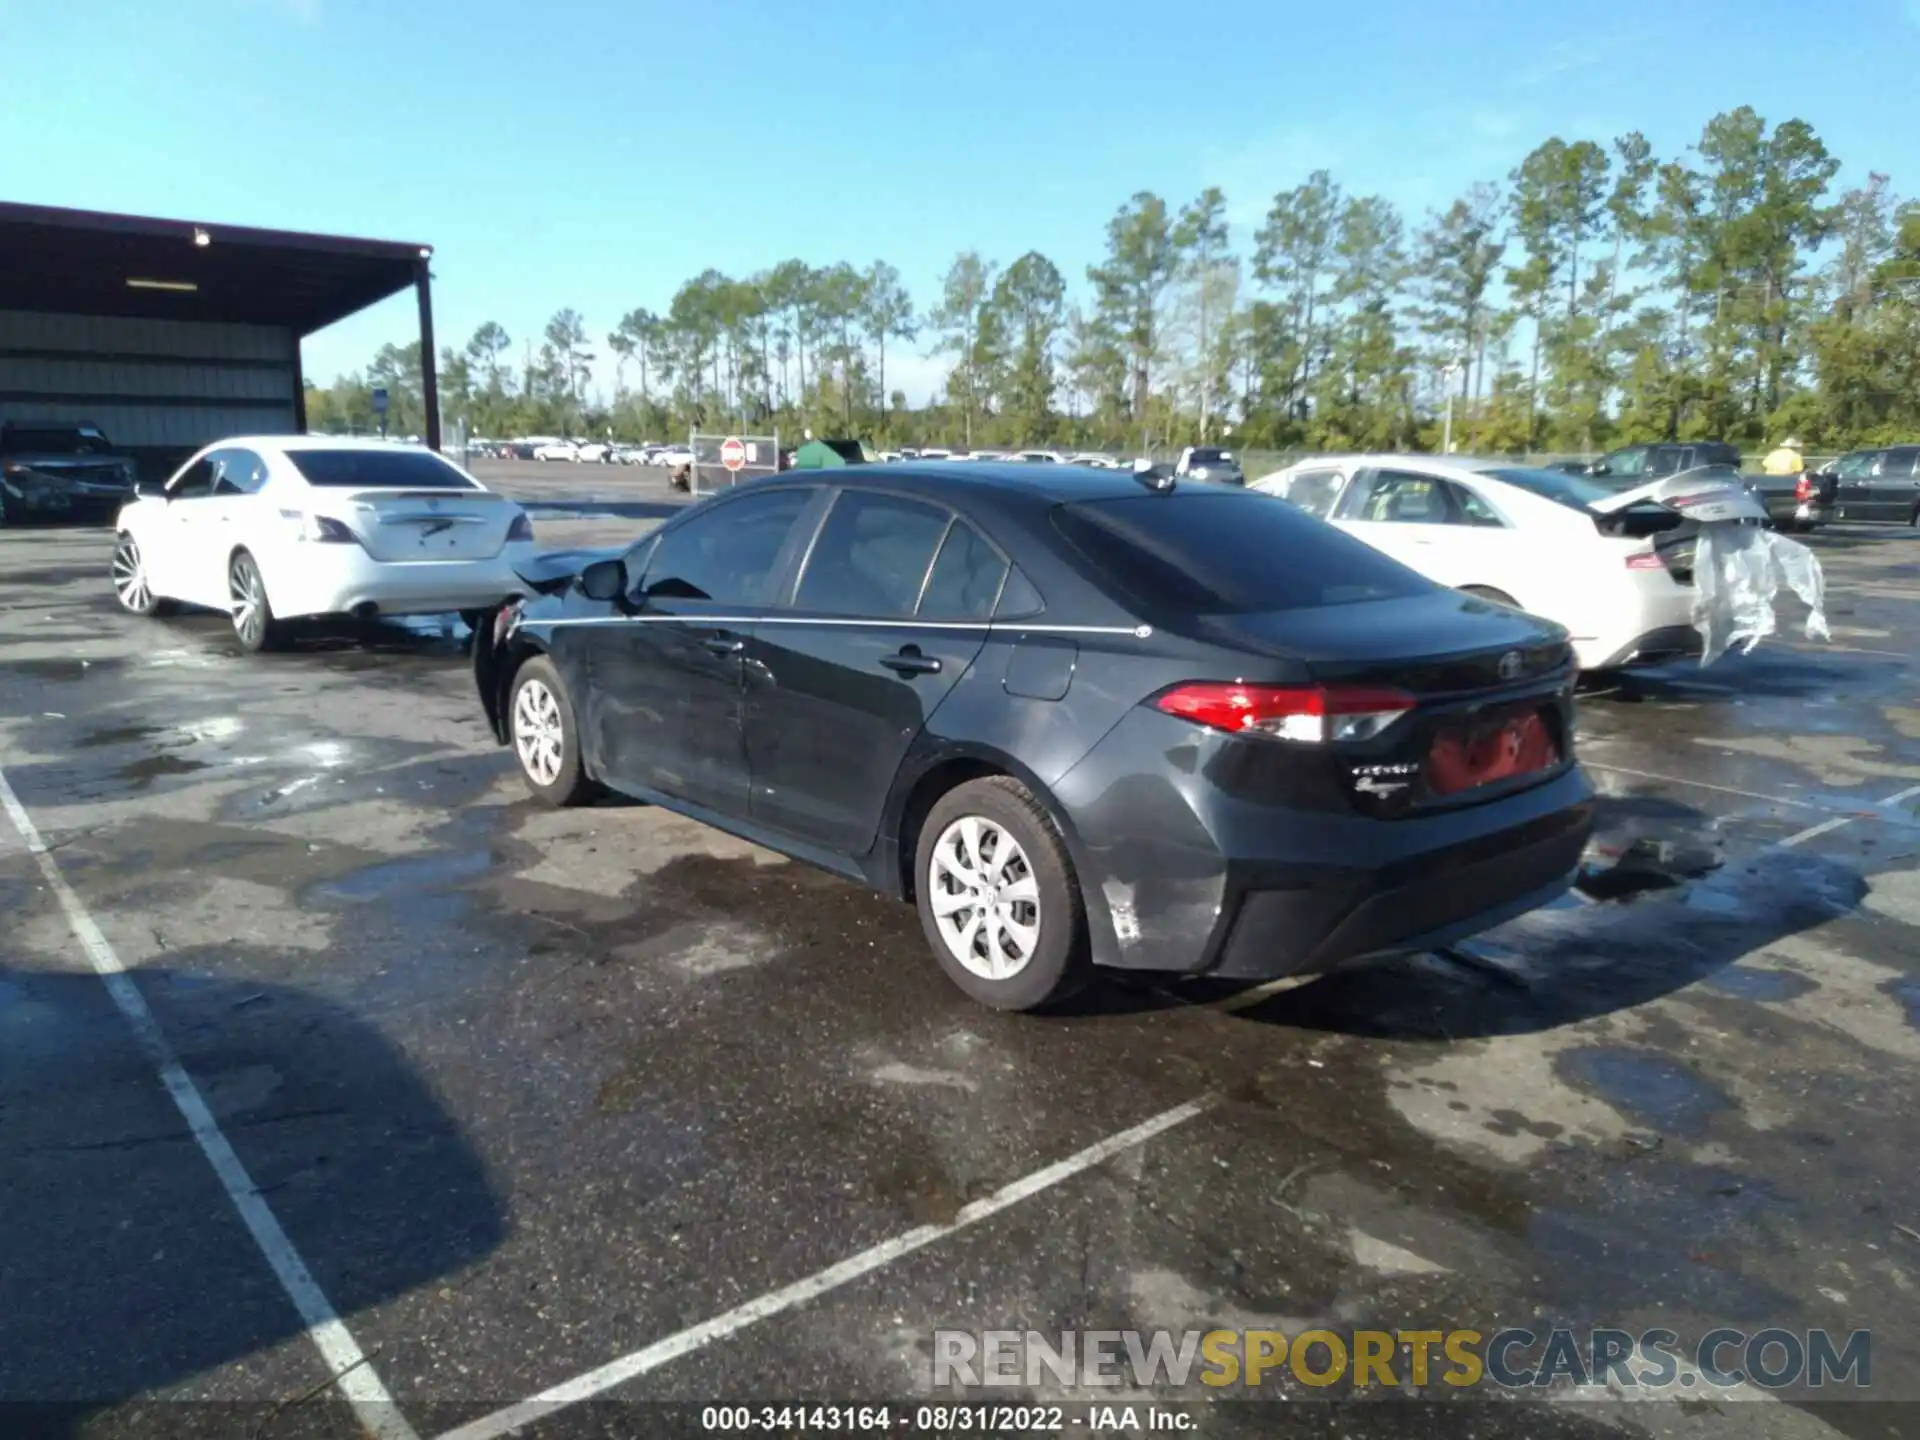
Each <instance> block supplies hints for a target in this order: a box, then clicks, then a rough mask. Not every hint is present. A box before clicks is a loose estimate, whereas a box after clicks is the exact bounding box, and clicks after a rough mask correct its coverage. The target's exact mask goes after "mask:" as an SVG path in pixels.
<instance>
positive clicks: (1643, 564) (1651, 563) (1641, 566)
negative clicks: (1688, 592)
mask: <svg viewBox="0 0 1920 1440" xmlns="http://www.w3.org/2000/svg"><path fill="white" fill-rule="evenodd" d="M1666 564H1667V562H1666V561H1664V560H1662V559H1661V558H1660V556H1659V554H1658V553H1657V552H1655V551H1652V550H1636V551H1635V552H1634V553H1633V554H1631V555H1629V556H1627V569H1629V570H1663V569H1665V568H1666Z"/></svg>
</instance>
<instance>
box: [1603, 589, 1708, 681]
mask: <svg viewBox="0 0 1920 1440" xmlns="http://www.w3.org/2000/svg"><path fill="white" fill-rule="evenodd" d="M1694 595H1695V592H1694V589H1693V587H1692V586H1691V585H1681V584H1678V583H1677V582H1675V581H1674V580H1673V579H1672V578H1671V577H1670V576H1668V575H1667V574H1666V573H1665V572H1663V571H1657V570H1648V571H1643V572H1639V573H1637V574H1636V575H1634V576H1633V577H1632V583H1629V584H1625V585H1621V586H1619V587H1617V588H1615V589H1613V590H1610V591H1608V592H1605V595H1604V598H1605V599H1606V601H1607V603H1606V604H1605V605H1604V606H1601V607H1593V608H1590V609H1589V612H1588V613H1589V615H1590V616H1593V619H1592V620H1590V621H1589V622H1588V624H1589V625H1590V626H1591V628H1582V629H1576V630H1575V631H1574V640H1573V653H1574V658H1575V660H1576V661H1577V662H1578V664H1579V666H1580V668H1581V669H1582V670H1609V669H1617V668H1619V667H1620V666H1623V665H1650V664H1657V663H1659V662H1661V661H1665V660H1672V659H1676V658H1678V657H1681V656H1685V655H1698V654H1699V653H1700V650H1701V641H1700V634H1699V632H1698V631H1696V630H1695V629H1694V628H1693V601H1694ZM1596 598H1599V597H1596ZM1595 621H1597V622H1598V623H1594V622H1595Z"/></svg>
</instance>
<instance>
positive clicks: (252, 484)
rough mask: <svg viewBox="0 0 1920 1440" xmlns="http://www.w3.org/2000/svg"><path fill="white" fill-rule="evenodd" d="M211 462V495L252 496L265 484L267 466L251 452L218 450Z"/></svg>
mask: <svg viewBox="0 0 1920 1440" xmlns="http://www.w3.org/2000/svg"><path fill="white" fill-rule="evenodd" d="M211 458H212V460H213V493H214V494H216V495H252V494H254V493H256V492H257V491H258V490H259V489H260V487H261V486H262V485H264V484H266V483H267V466H266V462H265V461H263V460H262V459H261V458H260V457H259V456H258V455H256V454H254V453H253V451H251V450H220V451H217V452H215V454H214V455H213V456H212V457H211Z"/></svg>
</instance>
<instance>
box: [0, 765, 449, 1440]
mask: <svg viewBox="0 0 1920 1440" xmlns="http://www.w3.org/2000/svg"><path fill="white" fill-rule="evenodd" d="M0 809H4V810H5V811H6V812H7V818H8V819H9V820H11V821H12V822H13V828H14V829H15V830H17V831H19V832H20V838H21V840H23V841H24V842H26V847H27V850H28V852H29V853H30V854H32V856H33V857H34V859H35V860H36V861H37V862H38V863H39V866H40V874H41V875H42V876H43V877H44V878H45V880H46V882H47V888H48V889H49V890H51V891H52V892H53V894H54V897H55V898H56V899H58V900H59V902H60V908H61V909H62V910H64V911H65V912H66V916H67V924H68V926H69V927H70V928H71V929H72V931H73V938H74V939H75V940H77V941H79V942H80V948H81V949H82V950H84V951H86V953H87V959H88V960H89V961H91V962H92V964H93V969H94V972H95V973H96V974H97V975H99V977H100V979H101V982H102V983H103V984H105V986H106V987H107V993H108V994H109V995H111V996H112V997H113V1003H114V1004H115V1005H117V1006H118V1007H119V1008H120V1013H121V1015H122V1016H124V1017H125V1018H126V1022H127V1024H128V1026H130V1027H131V1028H132V1030H133V1035H134V1039H135V1040H137V1041H138V1042H139V1045H140V1048H141V1049H142V1050H143V1051H145V1052H146V1056H147V1059H148V1060H149V1061H150V1062H151V1063H152V1065H153V1067H154V1069H155V1070H156V1071H158V1072H159V1076H160V1083H161V1084H162V1085H164V1086H165V1087H166V1090H167V1094H168V1095H170V1096H171V1097H172V1098H173V1103H174V1105H175V1107H176V1108H178V1110H179V1111H180V1118H181V1119H183V1120H185V1121H186V1122H187V1129H188V1131H189V1132H190V1133H191V1134H192V1135H193V1139H194V1143H195V1144H197V1145H198V1146H199V1147H200V1153H201V1154H203V1155H205V1156H206V1157H207V1163H208V1164H209V1165H211V1166H212V1167H213V1171H214V1174H215V1175H217V1176H219V1178H220V1185H221V1187H222V1188H223V1189H224V1190H225V1191H226V1192H227V1198H228V1199H229V1200H231V1201H232V1202H233V1208H234V1209H235V1210H237V1211H238V1212H239V1213H240V1219H241V1221H242V1223H244V1224H245V1225H246V1227H247V1230H248V1232H249V1233H250V1234H251V1235H252V1236H253V1241H254V1244H256V1245H258V1246H259V1247H260V1253H261V1254H262V1255H263V1256H265V1257H266V1261H267V1264H268V1265H270V1266H272V1267H273V1273H274V1275H275V1276H276V1277H277V1278H278V1279H279V1281H280V1286H281V1288H282V1289H283V1290H285V1291H286V1292H287V1298H288V1299H289V1300H291V1301H292V1302H293V1307H294V1309H295V1310H296V1311H298V1312H299V1315H300V1319H301V1320H302V1321H303V1322H304V1323H305V1325H306V1327H307V1338H308V1339H309V1340H311V1341H312V1342H313V1345H314V1348H315V1349H316V1350H318V1351H319V1352H320V1358H321V1359H322V1360H323V1361H324V1362H325V1363H326V1366H327V1369H328V1373H330V1374H331V1375H332V1376H333V1383H334V1385H335V1386H336V1387H337V1388H338V1389H339V1391H340V1393H341V1395H342V1396H344V1397H345V1398H346V1400H347V1402H348V1403H349V1404H350V1405H352V1407H353V1410H354V1415H355V1417H356V1418H357V1419H358V1420H359V1421H360V1423H361V1425H362V1426H364V1427H365V1429H366V1430H367V1431H368V1433H369V1434H372V1435H375V1436H378V1437H379V1440H416V1437H415V1435H414V1432H413V1427H412V1426H410V1425H409V1424H407V1422H406V1419H405V1418H404V1417H403V1416H402V1415H401V1414H400V1410H399V1407H398V1406H396V1405H395V1404H394V1403H393V1397H392V1396H391V1395H389V1394H388V1393H387V1387H386V1386H385V1385H384V1384H383V1383H382V1382H381V1380H380V1376H379V1374H378V1373H377V1372H376V1371H375V1370H374V1368H373V1366H372V1365H371V1364H369V1363H368V1361H367V1356H366V1353H365V1352H364V1351H362V1350H361V1348H360V1346H359V1343H358V1342H357V1341H355V1340H354V1338H353V1335H352V1334H351V1332H349V1331H348V1329H347V1327H346V1326H345V1325H344V1324H343V1323H342V1322H341V1320H340V1317H339V1316H338V1315H337V1314H335V1313H334V1309H333V1305H332V1303H331V1302H330V1301H329V1300H328V1299H327V1297H326V1295H325V1294H324V1293H323V1292H322V1291H321V1289H320V1285H319V1282H318V1281H316V1280H315V1279H314V1278H313V1273H312V1272H311V1271H310V1270H308V1269H307V1264H306V1262H305V1261H304V1260H302V1259H301V1258H300V1252H299V1251H297V1250H295V1249H294V1248H293V1242H292V1241H291V1240H289V1239H288V1238H287V1232H286V1231H285V1230H283V1229H281V1228H280V1221H279V1219H278V1217H276V1216H275V1215H274V1213H273V1210H272V1209H271V1208H270V1207H269V1206H268V1205H267V1202H266V1201H265V1200H263V1199H261V1198H260V1192H259V1190H258V1189H257V1188H256V1187H255V1186H254V1183H253V1178H252V1177H251V1176H250V1175H248V1174H247V1170H246V1167H245V1166H244V1165H242V1164H241V1163H240V1157H239V1156H238V1155H236V1154H235V1153H234V1150H233V1146H232V1145H231V1144H229V1143H228V1141H227V1137H226V1135H225V1134H223V1133H222V1132H221V1129H220V1126H219V1124H218V1123H217V1122H216V1121H215V1120H214V1118H213V1112H212V1111H211V1110H210V1109H208V1108H207V1102H206V1098H205V1097H204V1096H203V1095H201V1093H200V1087H199V1086H197V1085H195V1084H194V1083H193V1077H192V1076H191V1075H189V1074H188V1073H187V1070H186V1067H185V1066H183V1065H182V1064H181V1063H180V1059H179V1057H178V1056H177V1055H175V1054H174V1053H173V1047H172V1046H171V1045H169V1044H168V1043H167V1038H166V1036H165V1034H163V1033H162V1032H161V1029H160V1023H159V1022H158V1021H157V1020H155V1019H154V1018H153V1011H151V1010H149V1009H148V1008H147V1001H146V997H145V996H143V995H142V994H141V993H140V987H139V986H138V985H136V984H135V983H134V980H133V977H132V976H131V975H129V974H128V973H127V970H126V967H125V966H124V965H122V964H121V963H120V957H119V956H118V955H116V954H115V953H114V950H113V947H112V946H111V945H110V944H108V943H107V937H106V936H105V935H103V934H102V933H101V932H100V927H99V926H98V925H96V924H95V923H94V920H93V917H92V916H91V915H90V914H88V913H87V907H86V906H85V905H83V904H82V903H81V901H80V897H79V896H78V895H76V894H75V893H74V891H73V887H72V886H71V885H69V884H67V880H66V876H64V875H63V874H61V873H60V866H59V862H57V861H56V860H55V859H54V858H53V853H52V852H51V851H50V850H49V849H48V848H47V844H46V842H45V841H44V840H42V839H41V838H40V831H39V829H38V828H37V827H36V826H35V825H34V823H33V819H32V817H31V816H29V815H28V814H27V809H26V807H25V806H24V805H22V804H21V803H20V797H19V796H18V795H16V794H14V791H13V786H12V785H11V784H10V783H9V782H8V780H7V776H6V772H5V771H4V770H0Z"/></svg>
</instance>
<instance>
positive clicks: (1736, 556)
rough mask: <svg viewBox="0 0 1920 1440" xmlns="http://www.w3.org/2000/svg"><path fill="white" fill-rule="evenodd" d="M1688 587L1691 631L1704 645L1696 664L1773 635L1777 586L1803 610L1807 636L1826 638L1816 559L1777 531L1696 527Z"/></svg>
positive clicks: (1823, 585)
mask: <svg viewBox="0 0 1920 1440" xmlns="http://www.w3.org/2000/svg"><path fill="white" fill-rule="evenodd" d="M1693 584H1694V600H1693V627H1694V629H1696V630H1698V631H1699V632H1700V636H1701V639H1702V640H1703V641H1705V648H1704V649H1703V650H1702V652H1701V655H1700V663H1701V664H1702V665H1711V664H1712V663H1713V662H1714V661H1715V660H1717V659H1719V658H1720V657H1721V656H1722V655H1724V654H1726V653H1727V651H1729V650H1731V649H1733V647H1734V646H1736V645H1737V646H1739V647H1740V653H1741V654H1743V655H1744V654H1746V653H1747V651H1749V650H1751V649H1753V647H1754V646H1755V645H1758V644H1759V643H1760V642H1761V641H1762V640H1764V639H1766V638H1767V636H1769V635H1771V634H1773V633H1774V631H1775V630H1777V629H1778V628H1779V625H1778V622H1777V621H1776V619H1775V617H1774V606H1773V602H1774V597H1775V596H1777V595H1778V594H1779V593H1780V589H1781V587H1782V586H1785V587H1786V588H1788V589H1790V590H1792V591H1793V593H1794V594H1796V595H1798V596H1799V597H1800V599H1801V601H1802V602H1803V603H1804V604H1805V605H1806V607H1807V620H1806V634H1807V638H1808V639H1809V640H1826V639H1829V638H1830V633H1829V631H1828V629H1827V612H1826V592H1827V582H1826V577H1825V576H1824V575H1823V574H1822V573H1821V570H1820V559H1819V557H1818V556H1816V555H1815V554H1814V553H1813V552H1812V551H1811V550H1809V549H1808V548H1807V547H1806V546H1804V545H1802V544H1801V543H1800V542H1799V541H1798V540H1789V539H1788V538H1787V537H1786V536H1784V535H1782V534H1780V533H1778V532H1777V531H1773V530H1766V529H1762V528H1761V527H1760V526H1758V525H1746V524H1740V523H1738V522H1733V521H1712V522H1709V523H1707V524H1705V525H1702V526H1701V527H1700V533H1699V535H1698V536H1697V537H1696V539H1695V541H1694V550H1693Z"/></svg>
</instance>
